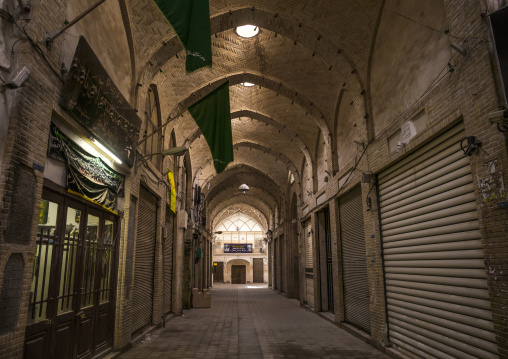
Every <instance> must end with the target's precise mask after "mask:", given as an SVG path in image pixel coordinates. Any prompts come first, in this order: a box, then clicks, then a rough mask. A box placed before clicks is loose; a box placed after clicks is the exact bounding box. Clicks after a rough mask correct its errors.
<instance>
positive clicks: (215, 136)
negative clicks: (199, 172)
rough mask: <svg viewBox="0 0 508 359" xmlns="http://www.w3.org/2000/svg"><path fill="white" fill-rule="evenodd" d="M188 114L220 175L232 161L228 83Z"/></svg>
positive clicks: (193, 107)
mask: <svg viewBox="0 0 508 359" xmlns="http://www.w3.org/2000/svg"><path fill="white" fill-rule="evenodd" d="M189 112H190V114H191V115H192V117H193V118H194V120H195V121H196V123H197V124H198V126H199V128H200V129H201V132H202V133H203V136H205V139H206V142H207V143H208V146H209V147H210V151H211V152H212V157H213V165H214V167H215V170H216V171H217V173H221V172H222V171H224V169H225V168H226V166H227V165H228V163H229V162H232V161H233V160H234V158H233V135H232V133H231V110H230V107H229V81H226V82H225V83H224V84H222V85H220V86H219V87H218V88H216V89H215V90H213V91H212V92H210V93H209V94H208V95H206V96H205V97H203V98H202V99H201V100H199V101H198V102H196V103H195V104H194V105H192V106H190V107H189Z"/></svg>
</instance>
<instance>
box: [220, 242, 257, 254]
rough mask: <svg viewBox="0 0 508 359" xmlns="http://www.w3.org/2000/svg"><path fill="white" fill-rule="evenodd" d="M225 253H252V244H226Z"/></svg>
mask: <svg viewBox="0 0 508 359" xmlns="http://www.w3.org/2000/svg"><path fill="white" fill-rule="evenodd" d="M224 253H252V243H245V244H238V243H224Z"/></svg>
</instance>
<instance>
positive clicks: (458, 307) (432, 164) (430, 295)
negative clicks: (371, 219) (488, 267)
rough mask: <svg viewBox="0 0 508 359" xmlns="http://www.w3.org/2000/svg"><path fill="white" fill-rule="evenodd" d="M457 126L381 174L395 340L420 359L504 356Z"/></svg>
mask: <svg viewBox="0 0 508 359" xmlns="http://www.w3.org/2000/svg"><path fill="white" fill-rule="evenodd" d="M464 136H465V133H464V125H463V124H462V123H461V124H458V125H457V126H455V127H453V128H452V129H450V130H449V131H447V132H446V133H444V134H442V135H441V136H439V137H438V138H436V139H435V140H433V141H432V142H430V143H428V144H427V145H425V146H423V147H422V148H420V149H419V150H417V151H415V152H414V153H412V154H410V155H409V156H407V157H406V158H404V159H402V160H401V161H399V162H398V163H396V164H395V165H393V166H392V167H390V168H389V169H387V170H386V171H384V172H382V173H380V175H379V181H378V182H379V198H380V211H381V224H382V236H383V250H384V265H385V273H386V295H387V305H388V322H389V335H390V340H391V341H392V342H393V343H394V344H396V345H397V346H398V347H399V349H400V350H401V351H406V352H407V353H411V355H412V356H417V357H439V358H444V357H446V358H449V357H450V356H451V357H454V358H497V357H498V355H497V352H498V351H497V345H496V339H495V335H494V325H493V323H492V313H491V308H490V302H489V294H488V291H487V280H486V271H485V266H484V262H483V253H482V247H481V240H480V238H481V236H480V232H479V224H478V217H477V216H478V215H477V208H476V202H475V196H474V192H473V183H472V176H471V168H470V165H469V158H468V157H465V156H464V154H463V152H462V151H461V150H460V146H459V143H460V141H461V139H462V138H464Z"/></svg>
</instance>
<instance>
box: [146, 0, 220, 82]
mask: <svg viewBox="0 0 508 359" xmlns="http://www.w3.org/2000/svg"><path fill="white" fill-rule="evenodd" d="M154 2H155V4H156V5H157V6H158V7H159V9H160V10H161V12H162V14H163V15H164V16H165V17H166V19H167V20H168V21H169V23H170V25H171V26H172V27H173V30H175V32H176V34H177V35H178V38H179V39H180V41H181V42H182V45H183V47H184V48H185V53H186V54H187V57H186V61H185V70H186V71H187V73H191V72H193V71H195V70H197V69H200V68H202V67H211V66H212V35H211V30H210V7H209V4H208V0H154Z"/></svg>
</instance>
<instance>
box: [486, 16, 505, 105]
mask: <svg viewBox="0 0 508 359" xmlns="http://www.w3.org/2000/svg"><path fill="white" fill-rule="evenodd" d="M489 19H490V23H491V26H492V35H493V37H494V44H495V49H496V57H497V62H498V66H499V72H500V75H501V83H502V86H503V90H504V91H503V92H504V96H505V101H508V38H507V36H506V33H507V32H508V7H505V8H503V9H501V10H498V11H496V12H494V13H492V14H490V16H489Z"/></svg>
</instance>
